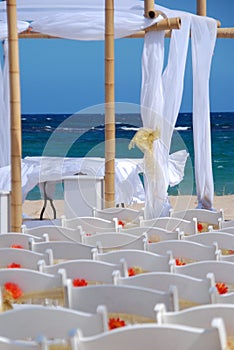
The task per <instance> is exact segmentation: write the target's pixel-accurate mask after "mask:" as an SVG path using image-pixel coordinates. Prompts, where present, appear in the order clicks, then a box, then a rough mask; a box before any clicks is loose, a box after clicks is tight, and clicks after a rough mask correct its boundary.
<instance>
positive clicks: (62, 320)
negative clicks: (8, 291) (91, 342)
mask: <svg viewBox="0 0 234 350" xmlns="http://www.w3.org/2000/svg"><path fill="white" fill-rule="evenodd" d="M77 327H79V328H80V329H81V330H82V332H83V333H84V335H86V336H91V335H94V334H99V333H102V332H104V331H107V330H108V325H107V315H106V310H105V308H104V307H99V308H97V311H96V312H95V313H93V314H90V313H84V312H79V311H76V310H72V309H67V308H63V307H56V308H55V307H53V306H47V307H44V306H43V305H25V306H23V307H18V308H16V309H13V310H8V311H6V312H2V313H0V329H1V336H3V337H7V338H10V339H14V340H24V339H25V340H26V339H29V338H31V339H37V337H38V336H41V335H43V336H44V337H46V338H48V339H53V338H58V339H66V338H67V337H68V334H69V332H70V331H71V330H73V329H76V328H77Z"/></svg>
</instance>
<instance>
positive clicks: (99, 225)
mask: <svg viewBox="0 0 234 350" xmlns="http://www.w3.org/2000/svg"><path fill="white" fill-rule="evenodd" d="M61 220H62V226H63V227H67V228H72V229H77V227H81V229H82V231H84V232H85V233H90V234H92V233H96V232H112V231H118V220H117V219H113V220H112V221H111V220H104V219H100V218H95V217H92V216H85V217H76V218H73V219H66V217H65V216H63V217H62V218H61Z"/></svg>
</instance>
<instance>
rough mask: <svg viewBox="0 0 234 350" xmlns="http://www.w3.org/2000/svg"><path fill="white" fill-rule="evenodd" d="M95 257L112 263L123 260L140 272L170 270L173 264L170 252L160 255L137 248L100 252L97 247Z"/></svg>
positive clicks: (128, 266) (129, 266) (94, 251)
mask: <svg viewBox="0 0 234 350" xmlns="http://www.w3.org/2000/svg"><path fill="white" fill-rule="evenodd" d="M93 259H94V260H98V261H105V262H108V263H111V264H119V263H120V261H122V260H123V261H124V262H125V264H126V266H127V268H128V269H129V268H134V269H137V270H138V272H152V271H165V272H170V271H171V264H172V262H171V256H170V254H166V255H158V254H154V253H150V252H147V251H143V250H142V251H141V250H135V249H127V250H115V251H112V252H108V253H98V250H97V249H95V250H93Z"/></svg>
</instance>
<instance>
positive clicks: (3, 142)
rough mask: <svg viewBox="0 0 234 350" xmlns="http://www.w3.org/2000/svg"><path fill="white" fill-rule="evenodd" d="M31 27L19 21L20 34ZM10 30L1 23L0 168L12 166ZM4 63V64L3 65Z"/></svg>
mask: <svg viewBox="0 0 234 350" xmlns="http://www.w3.org/2000/svg"><path fill="white" fill-rule="evenodd" d="M28 27H29V23H27V22H23V21H19V22H18V25H17V28H18V32H22V31H24V30H25V29H27V28H28ZM7 36H8V30H7V23H6V22H5V21H3V22H0V41H2V44H3V52H4V55H3V56H4V57H3V59H2V60H1V59H0V168H1V167H4V166H7V165H9V164H10V154H11V142H10V91H9V62H8V40H7ZM1 62H2V64H1Z"/></svg>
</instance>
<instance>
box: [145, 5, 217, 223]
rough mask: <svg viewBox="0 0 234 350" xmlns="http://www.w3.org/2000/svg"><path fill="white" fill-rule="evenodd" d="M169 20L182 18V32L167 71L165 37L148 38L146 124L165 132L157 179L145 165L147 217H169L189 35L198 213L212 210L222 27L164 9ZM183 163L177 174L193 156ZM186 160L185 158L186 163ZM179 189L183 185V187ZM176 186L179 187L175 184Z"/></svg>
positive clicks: (158, 148)
mask: <svg viewBox="0 0 234 350" xmlns="http://www.w3.org/2000/svg"><path fill="white" fill-rule="evenodd" d="M159 9H160V10H161V11H163V12H164V13H166V15H167V16H168V17H172V16H179V17H181V19H182V26H181V29H180V30H179V31H173V32H172V37H171V41H170V49H169V55H168V62H167V65H166V68H165V69H164V70H163V63H164V33H163V32H157V33H155V32H149V33H147V34H146V37H145V45H144V50H143V56H142V90H141V91H142V94H141V106H142V121H143V126H146V127H148V128H151V129H155V128H156V127H159V128H160V130H161V137H160V138H159V139H158V140H156V141H155V142H154V172H153V177H152V176H151V173H152V172H150V171H149V169H147V168H148V167H147V164H146V165H145V180H146V181H145V184H146V201H145V202H146V205H145V217H146V218H148V219H149V218H153V217H159V216H168V215H169V209H170V203H169V201H168V193H167V189H168V186H169V185H170V184H171V185H173V184H172V183H170V177H169V169H170V166H169V160H170V157H171V156H173V157H174V155H169V150H170V142H171V138H172V132H173V129H174V126H175V123H176V119H177V116H178V113H179V109H180V105H181V100H182V94H183V82H184V71H185V63H186V57H187V50H188V42H189V34H190V30H191V33H192V64H193V126H194V153H195V178H196V190H197V196H198V207H199V208H206V209H212V203H213V195H214V190H213V175H212V162H211V144H210V142H211V141H210V113H209V112H210V111H209V84H208V83H209V74H210V65H211V58H212V55H213V50H214V45H215V40H216V28H217V24H216V22H215V20H213V19H211V18H207V17H204V18H202V17H199V16H196V15H192V14H188V13H184V12H181V11H170V10H168V9H166V8H163V7H159ZM179 154H180V156H181V157H180V158H181V159H184V161H183V160H182V163H181V164H180V165H179V164H178V166H176V168H178V169H179V172H180V174H181V173H183V169H184V168H183V167H184V165H185V162H186V158H187V156H188V154H187V153H186V152H185V151H184V153H179ZM183 157H184V158H183ZM151 167H152V165H151ZM177 183H178V182H177ZM174 184H176V181H175V182H174Z"/></svg>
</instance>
